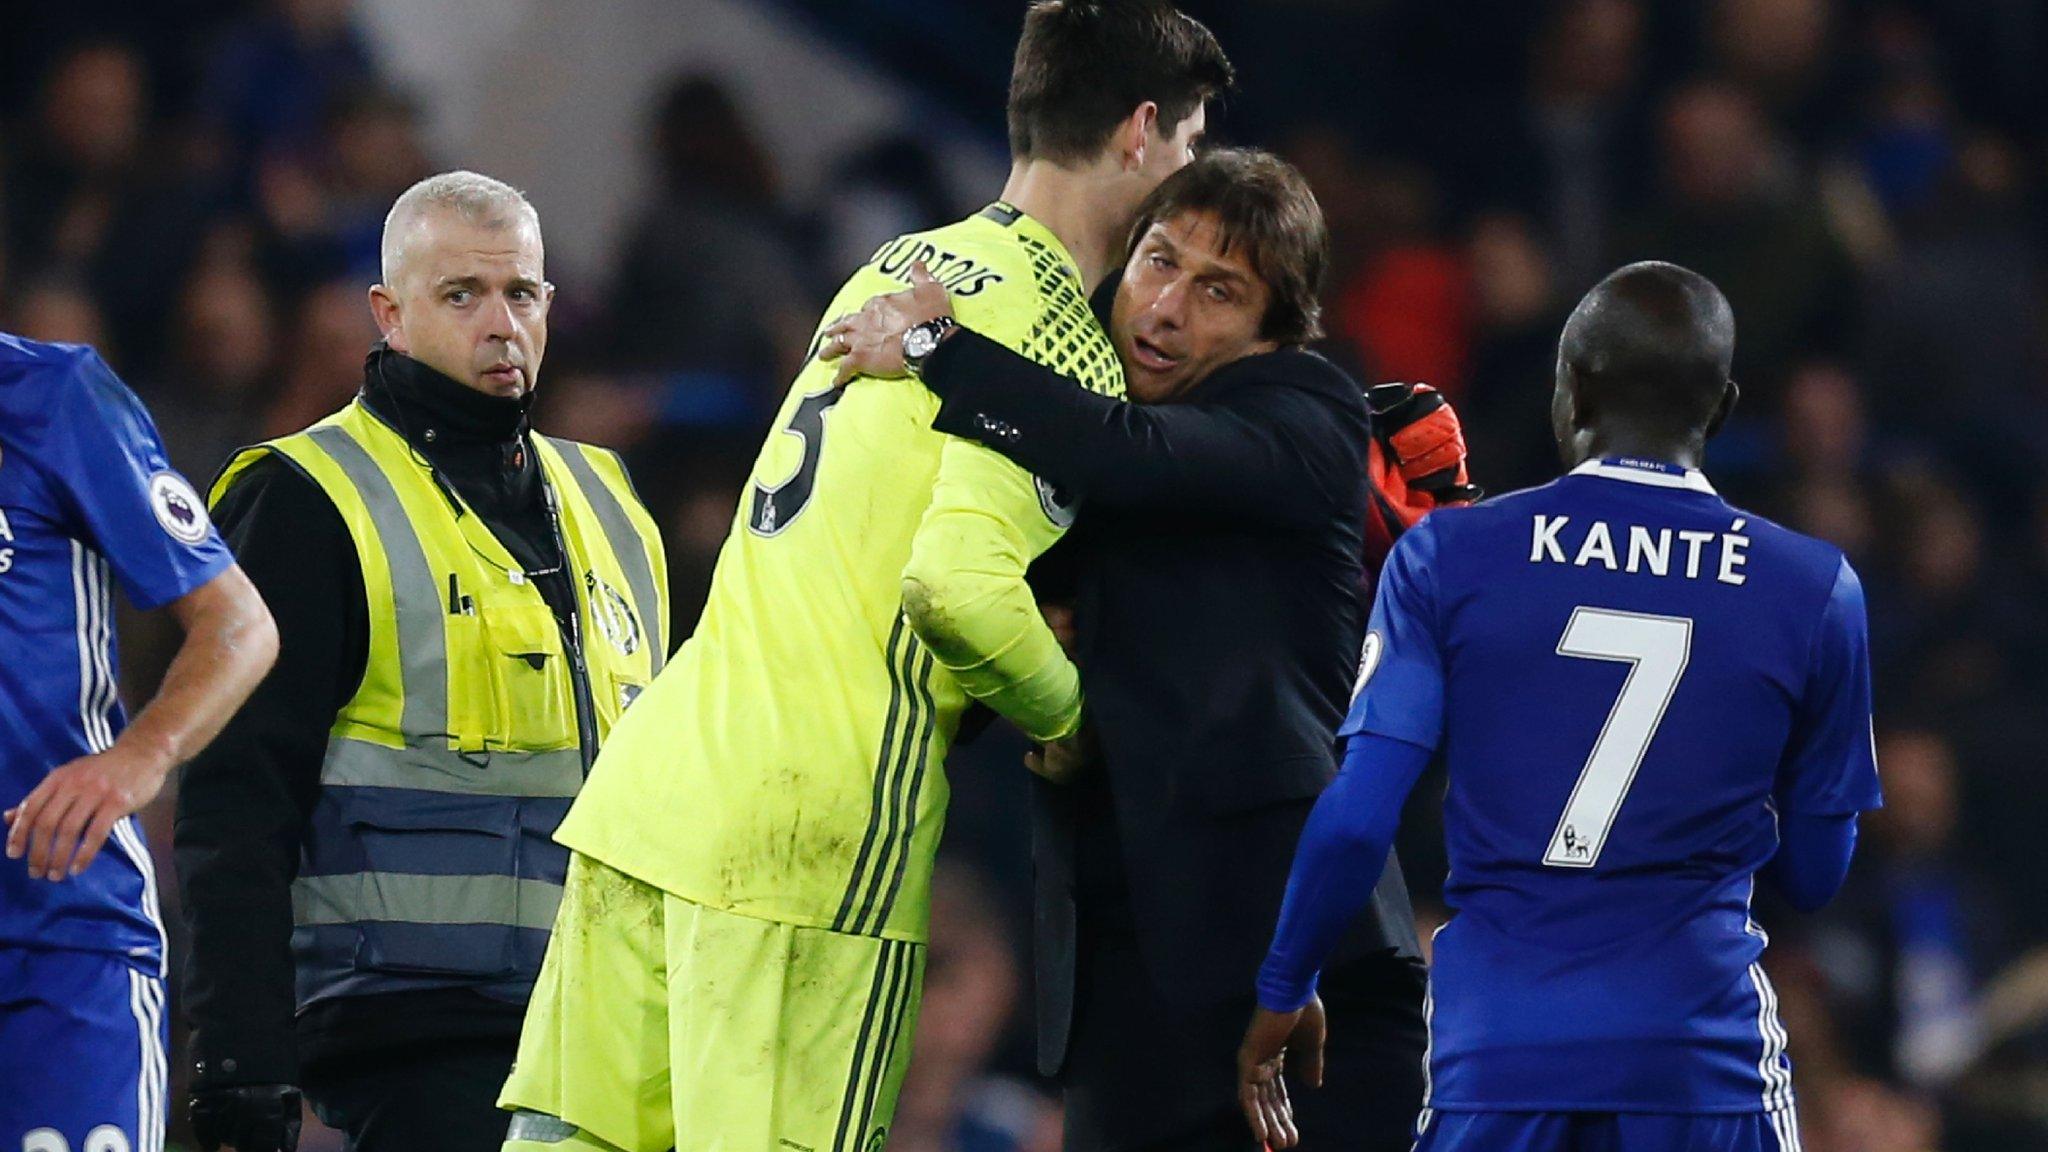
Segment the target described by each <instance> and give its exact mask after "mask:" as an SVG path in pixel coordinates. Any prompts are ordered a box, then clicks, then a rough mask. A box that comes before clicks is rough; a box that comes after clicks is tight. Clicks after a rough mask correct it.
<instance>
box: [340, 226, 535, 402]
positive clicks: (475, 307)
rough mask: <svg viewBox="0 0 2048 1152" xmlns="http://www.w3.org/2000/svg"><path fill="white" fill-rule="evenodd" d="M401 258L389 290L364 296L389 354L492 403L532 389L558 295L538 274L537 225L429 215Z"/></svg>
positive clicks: (382, 287)
mask: <svg viewBox="0 0 2048 1152" xmlns="http://www.w3.org/2000/svg"><path fill="white" fill-rule="evenodd" d="M401 251H402V253H403V256H402V258H401V259H400V261H399V262H398V266H397V267H396V268H394V269H393V270H392V274H391V280H392V283H390V284H380V285H378V286H377V287H375V288H373V289H371V307H372V309H373V310H374V311H375V312H376V315H377V324H378V327H380V328H382V329H383V330H384V338H385V339H386V340H387V341H388V342H389V343H390V345H391V347H392V349H393V350H394V351H398V352H403V353H404V354H406V355H407V356H410V357H412V358H413V359H415V360H418V361H419V362H421V363H422V364H425V365H427V366H428V367H429V368H432V369H434V370H435V371H437V372H440V373H441V374H443V375H445V376H448V377H451V378H453V379H455V380H459V381H461V382H462V383H464V384H466V385H468V386H469V387H471V388H474V389H476V390H477V391H479V392H483V393H487V394H489V395H492V396H505V397H512V398H517V397H521V396H524V395H526V394H527V393H528V392H530V391H532V390H533V388H534V385H535V383H536V381H538V379H539V378H540V362H541V357H542V356H543V355H544V354H545V353H546V352H547V347H548V304H549V303H550V302H551V301H552V300H553V299H554V293H555V289H554V286H553V285H551V284H549V283H547V282H546V280H545V279H543V278H542V274H541V268H542V251H541V239H540V225H539V223H538V222H537V221H535V220H533V219H532V218H531V217H530V216H528V217H524V218H518V217H515V218H514V219H511V220H508V221H505V222H503V223H499V224H495V225H494V224H488V223H486V224H479V223H476V222H474V221H471V220H469V219H467V218H465V217H464V216H463V215H462V214H460V213H458V212H455V211H451V210H431V211H428V212H426V213H424V214H423V215H422V216H421V217H420V219H419V220H418V221H417V222H415V223H414V224H413V225H412V228H411V230H410V232H409V233H408V235H407V236H406V238H405V241H404V244H403V247H402V249H401Z"/></svg>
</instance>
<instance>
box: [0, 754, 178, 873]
mask: <svg viewBox="0 0 2048 1152" xmlns="http://www.w3.org/2000/svg"><path fill="white" fill-rule="evenodd" d="M170 767H171V758H170V756H169V755H168V754H167V753H163V752H160V751H158V750H155V749H152V748H150V747H148V746H147V745H146V744H144V743H141V742H139V741H136V740H118V741H116V742H115V743H114V746H113V747H111V748H109V749H107V750H106V751H104V752H95V753H93V754H92V755H90V756H81V757H79V758H78V759H76V760H73V761H71V762H70V763H68V764H64V765H61V766H59V767H57V768H54V769H52V770H51V772H50V774H49V775H48V776H45V777H43V782H42V783H41V784H38V785H36V788H35V791H33V792H30V793H29V794H28V795H27V796H26V797H25V798H23V800H22V802H21V803H19V804H17V805H15V806H14V807H12V808H9V809H8V810H7V812H6V820H7V858H8V859H9V860H19V859H21V857H22V854H23V853H27V855H28V874H29V875H30V876H32V877H35V878H38V879H42V880H63V879H65V878H66V877H70V876H76V875H78V874H79V873H80V872H83V871H85V869H86V867H87V866H88V865H90V864H91V863H92V862H93V859H94V858H95V857H97V856H98V855H99V854H100V849H101V848H102V847H104V846H105V845H106V843H107V835H108V834H109V833H110V832H112V831H113V829H114V825H115V824H117V823H119V822H120V820H121V819H122V818H123V817H125V816H127V815H129V814H130V813H133V812H135V811H136V810H137V809H139V808H141V807H142V806H143V805H144V804H147V803H149V802H150V801H151V800H153V799H155V798H156V794H157V792H158V791H159V790H161V789H162V788H163V786H164V777H165V776H166V775H167V774H168V773H169V772H170Z"/></svg>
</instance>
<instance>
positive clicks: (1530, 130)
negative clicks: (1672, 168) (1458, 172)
mask: <svg viewBox="0 0 2048 1152" xmlns="http://www.w3.org/2000/svg"><path fill="white" fill-rule="evenodd" d="M1643 24H1644V17H1643V9H1642V6H1641V5H1640V4H1639V3H1637V0H1566V2H1564V3H1559V4H1555V5H1553V6H1552V9H1551V12H1550V14H1549V17H1548V19H1547V20H1546V21H1545V22H1544V25H1543V29H1542V32H1541V33H1540V34H1539V35H1538V36H1537V37H1536V39H1535V40H1534V41H1532V42H1531V45H1530V55H1529V81H1528V85H1527V89H1526V92H1525V94H1524V96H1523V99H1522V100H1521V101H1520V102H1519V104H1518V105H1517V106H1516V107H1514V108H1513V109H1511V110H1507V111H1506V112H1505V113H1504V114H1501V115H1497V116H1494V117H1489V118H1488V122H1487V123H1485V124H1483V125H1482V127H1481V128H1480V130H1479V131H1478V132H1477V133H1475V134H1474V136H1473V138H1472V144H1473V147H1474V150H1475V154H1474V155H1472V156H1470V157H1468V158H1467V160H1466V161H1465V163H1464V167H1467V168H1469V169H1470V170H1471V171H1472V179H1471V180H1470V181H1469V185H1470V186H1472V187H1482V188H1484V189H1486V191H1487V194H1488V195H1489V196H1490V197H1492V198H1493V199H1495V200H1498V201H1501V202H1505V203H1511V204H1515V205H1517V206H1518V207H1520V208H1521V209H1522V210H1523V211H1524V212H1525V213H1526V214H1527V215H1528V217H1529V218H1530V219H1531V220H1533V221H1535V222H1536V224H1537V226H1538V228H1539V229H1540V232H1541V235H1542V236H1543V237H1544V238H1545V239H1546V240H1547V241H1548V245H1549V248H1550V251H1551V253H1552V255H1553V258H1554V261H1555V270H1556V276H1557V279H1558V281H1559V284H1560V288H1561V293H1562V294H1563V295H1565V296H1570V297H1574V298H1576V297H1577V296H1578V295H1579V294H1580V293H1581V292H1583V291H1584V290H1585V289H1586V288H1589V287H1591V286H1592V285H1593V283H1594V282H1595V281H1597V280H1598V279H1600V277H1601V276H1603V275H1605V274H1606V273H1607V272H1608V271H1609V269H1608V268H1606V267H1604V266H1603V262H1604V261H1605V260H1606V257H1607V254H1608V249H1609V240H1608V230H1609V228H1610V227H1611V226H1612V221H1613V219H1614V217H1615V216H1616V214H1617V210H1618V209H1619V208H1621V207H1622V206H1623V205H1625V204H1626V203H1629V202H1631V201H1632V200H1633V198H1634V192H1635V190H1634V188H1633V186H1632V185H1633V181H1632V179H1631V173H1630V172H1629V171H1628V168H1629V167H1630V165H1631V162H1632V160H1633V157H1634V154H1635V153H1636V152H1637V151H1639V150H1640V148H1641V144H1640V138H1641V135H1642V126H1641V124H1640V123H1639V120H1638V115H1637V111H1636V104H1635V102H1634V101H1632V100H1631V99H1630V97H1631V96H1632V95H1633V94H1634V92H1635V91H1636V89H1637V87H1638V85H1639V84H1640V82H1641V79H1642V76H1641V73H1642V66H1643V61H1642V41H1643Z"/></svg>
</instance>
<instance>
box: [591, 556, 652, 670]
mask: <svg viewBox="0 0 2048 1152" xmlns="http://www.w3.org/2000/svg"><path fill="white" fill-rule="evenodd" d="M583 586H584V588H585V589H586V590H588V591H589V593H590V618H591V620H592V621H594V622H595V623H596V624H597V630H598V631H600V632H602V633H604V638H605V639H606V640H609V641H610V642H611V645H612V647H613V648H616V649H618V652H619V655H621V656H631V655H632V654H633V653H635V652H638V651H639V650H640V636H641V632H640V617H638V616H636V615H634V614H633V605H632V603H631V602H630V601H628V600H627V599H626V597H625V595H624V594H623V593H621V592H620V591H619V590H618V589H617V588H614V587H612V586H611V585H609V584H607V583H605V582H604V581H602V580H600V579H598V578H597V573H595V572H585V573H584V574H583Z"/></svg>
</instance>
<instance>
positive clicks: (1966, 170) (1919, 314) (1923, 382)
mask: <svg viewBox="0 0 2048 1152" xmlns="http://www.w3.org/2000/svg"><path fill="white" fill-rule="evenodd" d="M2023 171H2024V162H2023V161H2022V160H2021V159H2020V157H2018V156H2017V155H2016V154H2015V153H2014V152H2013V149H2012V148H2011V146H2010V145H2008V144H2006V143H2005V142H2003V141H2001V140H1998V139H1995V138H1993V137H1990V136H1986V135H1982V134H1975V135H1972V136H1970V137H1968V138H1966V139H1965V140H1963V141H1961V142H1959V143H1958V145H1957V147H1956V150H1955V153H1954V156H1953V158H1952V161H1951V162H1950V164H1949V165H1948V166H1947V168H1946V169H1945V170H1944V172H1943V173H1942V176H1941V179H1940V183H1939V186H1938V187H1937V188H1936V189H1935V190H1934V191H1933V192H1932V193H1930V194H1929V196H1928V198H1927V199H1926V201H1925V202H1924V203H1923V204H1922V206H1921V207H1920V208H1919V209H1918V210H1916V211H1914V212H1912V213H1910V214H1908V215H1905V216H1903V217H1901V219H1900V221H1899V226H1900V234H1901V235H1900V242H1899V246H1898V251H1897V254H1896V256H1895V258H1894V259H1893V260H1891V261H1890V262H1889V263H1888V264H1887V265H1886V266H1884V267H1883V268H1882V269H1880V270H1879V274H1878V275H1876V276H1874V277H1873V278H1872V280H1871V288H1870V292H1869V309H1868V316H1867V318H1866V319H1865V321H1864V328H1865V329H1866V330H1867V331H1868V333H1869V341H1868V347H1867V348H1866V349H1865V350H1864V356H1863V359H1864V361H1865V362H1866V363H1867V364H1868V365H1869V366H1870V374H1871V384H1872V387H1873V392H1874V398H1875V400H1876V405H1875V411H1876V412H1877V414H1878V419H1879V420H1880V422H1882V423H1885V424H1887V425H1889V426H1891V427H1894V428H1901V429H1909V430H1910V431H1911V432H1912V433H1913V434H1915V435H1917V436H1920V437H1923V438H1928V439H1931V440H1932V441H1933V442H1935V443H1937V444H1939V445H1941V446H1942V447H1943V448H1944V449H1945V450H1946V452H1947V454H1948V456H1949V458H1950V460H1951V462H1952V466H1953V467H1955V468H1956V469H1957V470H1958V471H1960V472H1961V473H1962V474H1963V475H1964V477H1965V478H1966V479H1967V480H1968V481H1969V482H1971V484H1972V485H1973V486H1974V487H1976V488H1977V489H1978V490H1979V491H1982V492H1989V493H2000V492H2013V491H2025V490H2026V489H2027V487H2028V486H2030V485H2031V484H2032V483H2033V482H2034V481H2035V478H2036V477H2037V476H2038V472H2039V461H2040V460H2041V458H2042V454H2043V453H2044V451H2048V403H2044V401H2048V341H2044V340H2043V338H2042V335H2041V324H2040V320H2041V308H2042V301H2043V300H2044V299H2048V281H2044V279H2043V277H2042V274H2041V268H2040V256H2039V250H2038V247H2037V243H2038V240H2039V238H2040V234H2039V225H2038V223H2037V222H2036V221H2035V220H2033V219H2031V218H2030V217H2029V215H2028V211H2027V204H2028V196H2029V192H2030V190H2029V189H2028V188H2027V185H2026V181H2025V178H2024V175H2023ZM2006 507H2007V508H2008V509H2010V510H2011V511H2013V512H2015V513H2016V512H2017V511H2018V510H2019V508H2020V505H2019V504H2018V502H2016V501H2015V502H2011V503H2008V504H2007V505H2006Z"/></svg>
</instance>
